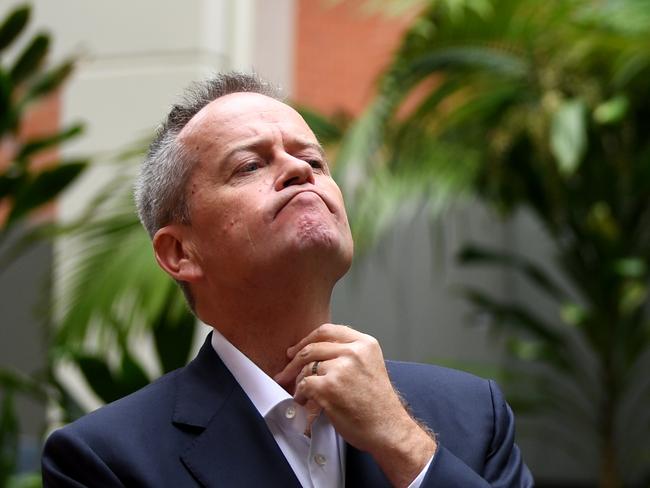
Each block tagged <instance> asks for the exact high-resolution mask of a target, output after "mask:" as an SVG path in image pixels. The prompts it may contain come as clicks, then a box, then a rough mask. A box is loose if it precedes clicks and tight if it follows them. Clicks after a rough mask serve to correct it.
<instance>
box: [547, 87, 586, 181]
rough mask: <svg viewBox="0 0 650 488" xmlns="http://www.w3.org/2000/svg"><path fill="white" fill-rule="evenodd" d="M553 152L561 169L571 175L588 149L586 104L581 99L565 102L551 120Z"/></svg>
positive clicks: (566, 174)
mask: <svg viewBox="0 0 650 488" xmlns="http://www.w3.org/2000/svg"><path fill="white" fill-rule="evenodd" d="M550 144H551V152H552V153H553V156H555V159H556V160H557V163H558V167H559V170H560V172H561V173H562V174H564V175H565V176H571V175H572V174H573V173H574V172H575V171H576V170H577V169H578V166H579V165H580V162H581V161H582V158H583V157H584V155H585V152H586V150H587V127H586V106H585V104H584V102H582V101H581V100H575V99H574V100H568V101H566V102H564V103H563V104H562V105H561V106H560V108H559V109H558V110H557V111H556V112H555V114H554V115H553V119H552V121H551V140H550Z"/></svg>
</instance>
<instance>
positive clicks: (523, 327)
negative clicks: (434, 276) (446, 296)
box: [461, 288, 568, 368]
mask: <svg viewBox="0 0 650 488" xmlns="http://www.w3.org/2000/svg"><path fill="white" fill-rule="evenodd" d="M461 293H462V294H463V295H464V296H465V298H466V299H467V300H469V301H470V302H471V303H473V304H474V305H475V306H476V307H478V308H479V309H480V310H482V311H483V312H485V313H487V314H488V315H489V316H490V318H491V319H492V323H493V324H494V325H495V326H497V327H500V328H501V329H504V330H506V331H508V332H511V333H514V334H515V335H519V336H520V337H524V338H526V339H527V340H528V341H531V342H533V343H538V345H536V346H535V347H536V351H543V353H544V355H545V358H546V359H547V361H548V362H549V363H553V364H555V365H556V366H558V367H560V368H566V367H567V365H568V361H567V359H568V358H567V357H566V356H565V354H564V351H563V349H562V345H563V344H564V342H565V341H564V337H563V336H562V335H561V334H560V333H559V332H558V330H556V328H555V327H553V326H551V325H549V324H547V323H546V322H544V321H543V320H542V319H540V318H538V317H537V316H535V314H534V313H533V312H531V311H530V310H527V309H526V308H524V307H523V306H521V305H516V304H510V303H500V302H499V301H497V300H495V299H493V298H492V297H490V296H488V295H487V294H485V293H483V292H482V291H480V290H477V289H474V288H464V289H463V290H461Z"/></svg>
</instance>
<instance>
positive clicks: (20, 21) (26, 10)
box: [0, 5, 31, 51]
mask: <svg viewBox="0 0 650 488" xmlns="http://www.w3.org/2000/svg"><path fill="white" fill-rule="evenodd" d="M30 13H31V7H30V6H29V5H21V6H20V7H17V8H16V9H14V10H13V11H12V12H11V13H10V14H9V15H8V16H7V18H6V19H5V20H4V22H3V23H2V26H0V51H3V50H4V49H6V48H7V47H8V46H9V45H10V44H11V43H12V42H13V41H14V40H15V39H16V38H17V37H18V36H19V35H20V33H21V32H22V31H23V29H24V28H25V26H26V25H27V22H28V21H29V16H30Z"/></svg>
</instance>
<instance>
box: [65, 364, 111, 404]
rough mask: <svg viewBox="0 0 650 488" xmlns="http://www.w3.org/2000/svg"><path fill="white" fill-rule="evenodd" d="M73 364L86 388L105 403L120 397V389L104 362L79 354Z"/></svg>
mask: <svg viewBox="0 0 650 488" xmlns="http://www.w3.org/2000/svg"><path fill="white" fill-rule="evenodd" d="M74 362H75V363H76V364H77V366H79V369H80V370H81V373H82V374H83V376H84V378H85V379H86V382H87V383H88V386H90V388H91V389H92V390H93V391H94V392H95V393H96V394H97V396H98V397H99V398H101V399H102V400H103V401H104V402H105V403H110V402H112V401H114V400H117V399H118V398H121V397H122V389H121V388H120V387H119V385H118V382H117V381H116V379H115V377H114V376H113V373H112V372H111V370H110V368H109V367H108V364H107V363H106V361H104V360H103V359H100V358H98V357H95V356H90V355H84V354H79V355H76V356H75V357H74Z"/></svg>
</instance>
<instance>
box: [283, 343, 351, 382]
mask: <svg viewBox="0 0 650 488" xmlns="http://www.w3.org/2000/svg"><path fill="white" fill-rule="evenodd" d="M348 349H349V346H348V345H347V344H339V343H335V342H317V343H312V344H307V345H305V347H303V348H302V349H301V350H300V351H298V353H297V354H296V355H295V356H294V357H293V359H292V360H291V361H289V363H288V364H287V365H286V366H285V367H284V369H283V370H282V371H280V372H279V373H278V374H277V375H275V377H274V378H273V379H274V380H275V381H276V382H277V383H279V384H285V383H288V382H290V381H293V380H294V379H295V378H296V376H297V375H298V373H299V372H300V370H301V369H302V368H303V367H304V366H305V365H306V364H310V363H313V362H314V361H325V360H327V359H334V358H336V357H338V356H340V355H342V354H345V353H346V352H347V351H348Z"/></svg>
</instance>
